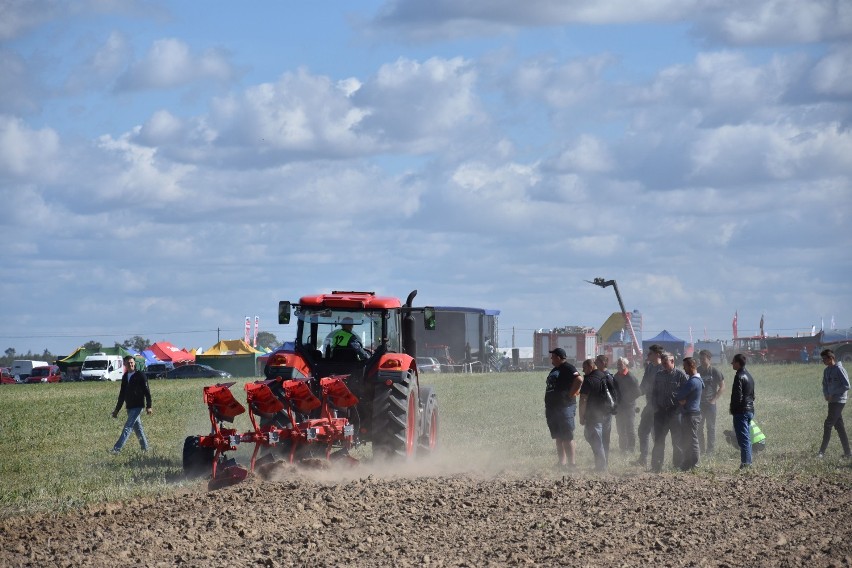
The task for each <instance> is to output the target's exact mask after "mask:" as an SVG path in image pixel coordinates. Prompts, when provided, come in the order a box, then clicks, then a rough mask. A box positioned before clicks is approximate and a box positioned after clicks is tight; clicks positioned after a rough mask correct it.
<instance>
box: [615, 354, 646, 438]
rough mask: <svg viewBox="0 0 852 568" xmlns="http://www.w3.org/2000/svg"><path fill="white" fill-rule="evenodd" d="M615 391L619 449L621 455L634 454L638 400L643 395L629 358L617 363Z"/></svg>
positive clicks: (619, 359)
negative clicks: (631, 368) (632, 371)
mask: <svg viewBox="0 0 852 568" xmlns="http://www.w3.org/2000/svg"><path fill="white" fill-rule="evenodd" d="M616 367H617V369H618V370H617V371H616V373H615V377H614V379H615V390H616V391H617V392H618V412H617V413H616V415H615V429H616V431H617V432H618V449H619V450H621V453H623V454H628V453H633V451H634V450H635V449H636V399H637V398H639V395H641V394H642V391H640V390H639V381H638V380H636V377H634V376H633V374H632V373H631V372H630V362H629V361H628V360H627V357H619V358H618V360H617V362H616Z"/></svg>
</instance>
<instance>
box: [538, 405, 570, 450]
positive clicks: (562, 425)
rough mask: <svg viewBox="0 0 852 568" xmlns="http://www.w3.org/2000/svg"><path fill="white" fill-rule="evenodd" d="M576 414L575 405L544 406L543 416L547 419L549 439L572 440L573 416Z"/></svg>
mask: <svg viewBox="0 0 852 568" xmlns="http://www.w3.org/2000/svg"><path fill="white" fill-rule="evenodd" d="M576 413H577V405H576V404H569V405H568V406H545V407H544V416H545V418H547V427H548V428H549V429H550V437H551V438H553V439H554V440H566V441H571V440H573V439H574V415H575V414H576Z"/></svg>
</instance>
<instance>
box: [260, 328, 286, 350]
mask: <svg viewBox="0 0 852 568" xmlns="http://www.w3.org/2000/svg"><path fill="white" fill-rule="evenodd" d="M279 345H281V343H280V342H279V341H278V338H277V337H275V335H274V334H272V333H269V332H268V331H259V332H257V346H258V347H268V348H269V349H272V348H273V347H278V346H279Z"/></svg>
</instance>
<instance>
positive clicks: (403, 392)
mask: <svg viewBox="0 0 852 568" xmlns="http://www.w3.org/2000/svg"><path fill="white" fill-rule="evenodd" d="M419 402H420V401H419V400H418V396H417V383H416V381H415V378H414V375H413V374H412V373H411V372H409V373H407V374H406V375H405V377H404V378H403V379H402V380H401V381H397V382H394V383H392V384H391V385H390V386H385V385H376V392H375V395H374V398H373V427H372V434H373V455H374V456H382V457H387V458H404V459H406V460H410V459H413V458H414V457H415V455H416V454H417V446H418V439H419V437H420V419H419V418H420V417H419V412H418V409H419Z"/></svg>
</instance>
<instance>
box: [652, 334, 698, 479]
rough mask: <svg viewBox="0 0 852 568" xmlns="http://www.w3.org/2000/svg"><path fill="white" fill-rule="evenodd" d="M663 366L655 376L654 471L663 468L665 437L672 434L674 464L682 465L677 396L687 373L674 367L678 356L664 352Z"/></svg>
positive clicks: (687, 378) (662, 357)
mask: <svg viewBox="0 0 852 568" xmlns="http://www.w3.org/2000/svg"><path fill="white" fill-rule="evenodd" d="M661 360H662V369H660V370H659V371H657V375H656V376H655V377H654V391H653V399H654V449H653V450H651V471H653V472H654V473H660V472H661V471H662V470H663V459H664V458H665V453H666V437H667V436H668V435H669V433H671V438H672V465H673V466H674V467H676V468H679V467H680V464H681V459H682V452H681V447H680V412H678V410H679V405H678V403H677V399H676V398H675V395H676V394H677V391H678V389H680V387H681V385H683V383H685V382H686V381H687V380H689V377H687V376H686V373H684V372H683V371H681V370H680V369H678V368H676V367H675V358H674V355H672V354H671V353H669V352H667V351H664V352H663V354H662V355H661Z"/></svg>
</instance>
